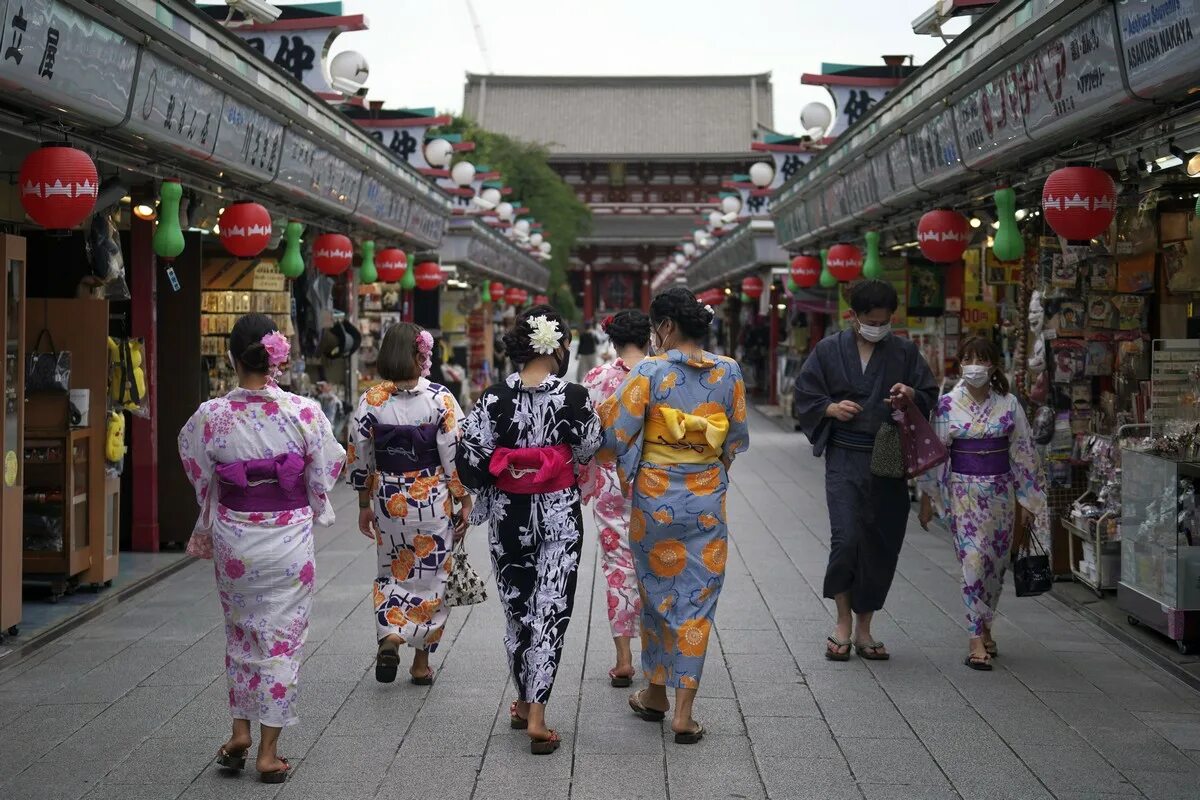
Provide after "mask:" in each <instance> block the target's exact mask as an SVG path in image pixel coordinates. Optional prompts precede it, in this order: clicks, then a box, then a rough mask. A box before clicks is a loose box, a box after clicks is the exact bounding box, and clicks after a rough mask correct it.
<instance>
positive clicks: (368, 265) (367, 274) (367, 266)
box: [358, 241, 379, 284]
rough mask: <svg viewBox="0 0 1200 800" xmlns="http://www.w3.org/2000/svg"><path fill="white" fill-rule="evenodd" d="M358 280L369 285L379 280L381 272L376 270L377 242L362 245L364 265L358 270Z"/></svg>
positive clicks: (367, 242)
mask: <svg viewBox="0 0 1200 800" xmlns="http://www.w3.org/2000/svg"><path fill="white" fill-rule="evenodd" d="M358 280H359V282H360V283H363V284H368V283H374V282H375V281H377V280H379V271H378V270H376V269H375V242H373V241H366V242H363V243H362V265H361V266H360V267H359V268H358Z"/></svg>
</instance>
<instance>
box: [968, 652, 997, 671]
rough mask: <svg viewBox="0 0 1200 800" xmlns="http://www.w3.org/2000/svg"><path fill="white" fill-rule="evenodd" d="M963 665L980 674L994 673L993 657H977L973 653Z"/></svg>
mask: <svg viewBox="0 0 1200 800" xmlns="http://www.w3.org/2000/svg"><path fill="white" fill-rule="evenodd" d="M963 664H965V665H967V666H968V667H970V668H971V669H974V670H978V671H980V672H991V671H992V657H991V656H988V655H983V656H977V655H975V654H974V653H971V654H970V655H968V656H967V657H966V659H965V660H964V661H963Z"/></svg>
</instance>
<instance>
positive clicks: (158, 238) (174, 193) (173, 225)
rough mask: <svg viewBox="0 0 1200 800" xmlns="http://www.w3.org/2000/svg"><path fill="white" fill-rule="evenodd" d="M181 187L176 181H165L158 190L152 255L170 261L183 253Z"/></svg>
mask: <svg viewBox="0 0 1200 800" xmlns="http://www.w3.org/2000/svg"><path fill="white" fill-rule="evenodd" d="M182 197H183V186H181V185H180V183H179V181H176V180H165V181H163V182H162V186H161V187H159V190H158V222H156V223H155V224H154V254H155V255H156V256H158V257H159V258H161V259H163V260H164V261H172V260H174V259H176V258H178V257H179V254H180V253H182V252H183V244H184V242H183V230H182V229H181V228H180V227H179V200H180V198H182Z"/></svg>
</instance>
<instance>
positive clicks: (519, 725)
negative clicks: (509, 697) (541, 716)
mask: <svg viewBox="0 0 1200 800" xmlns="http://www.w3.org/2000/svg"><path fill="white" fill-rule="evenodd" d="M508 727H510V728H512V729H513V730H514V731H523V730H525V729H526V728H528V727H529V720H527V719H525V718H524V717H522V716H521V715H520V714H518V713H517V701H516V700H514V701H513V702H512V705H511V706H509V707H508Z"/></svg>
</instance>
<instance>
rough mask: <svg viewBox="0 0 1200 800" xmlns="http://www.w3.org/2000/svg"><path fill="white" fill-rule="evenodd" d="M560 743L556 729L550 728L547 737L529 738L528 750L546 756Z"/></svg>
mask: <svg viewBox="0 0 1200 800" xmlns="http://www.w3.org/2000/svg"><path fill="white" fill-rule="evenodd" d="M560 744H562V740H561V739H559V738H558V731H556V730H554V729H553V728H551V729H550V738H549V739H530V740H529V752H530V753H533V754H534V755H535V756H548V755H550V754H551V753H553V752H554V751H555V750H557V749H558V746H559V745H560Z"/></svg>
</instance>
